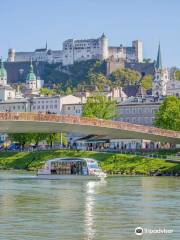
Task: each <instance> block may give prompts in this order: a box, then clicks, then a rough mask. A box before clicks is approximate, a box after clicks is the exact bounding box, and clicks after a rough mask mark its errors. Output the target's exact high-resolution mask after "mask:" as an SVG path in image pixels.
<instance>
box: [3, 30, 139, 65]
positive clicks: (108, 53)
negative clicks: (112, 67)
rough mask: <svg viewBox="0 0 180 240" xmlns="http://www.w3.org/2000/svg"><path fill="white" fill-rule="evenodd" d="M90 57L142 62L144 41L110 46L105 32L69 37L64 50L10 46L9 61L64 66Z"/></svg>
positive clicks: (63, 47)
mask: <svg viewBox="0 0 180 240" xmlns="http://www.w3.org/2000/svg"><path fill="white" fill-rule="evenodd" d="M90 59H98V60H110V61H114V62H119V63H120V62H127V63H141V62H143V44H142V41H139V40H135V41H133V42H132V46H128V47H125V46H123V45H122V44H121V45H119V46H109V44H108V38H107V36H105V34H104V33H103V34H102V36H101V37H99V38H96V39H84V40H74V39H68V40H65V41H64V42H63V46H62V50H51V49H48V47H47V44H46V47H45V48H41V49H36V50H35V51H34V52H16V50H15V49H12V48H10V49H9V51H8V59H7V61H8V62H29V61H30V60H32V61H38V62H48V63H62V65H63V66H67V65H71V64H74V62H76V61H84V60H90Z"/></svg>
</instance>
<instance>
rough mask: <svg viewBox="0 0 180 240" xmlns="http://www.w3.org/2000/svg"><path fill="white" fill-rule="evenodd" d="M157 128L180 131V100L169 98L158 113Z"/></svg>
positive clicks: (173, 97)
mask: <svg viewBox="0 0 180 240" xmlns="http://www.w3.org/2000/svg"><path fill="white" fill-rule="evenodd" d="M155 126H157V127H160V128H164V129H171V130H175V131H180V99H179V98H177V97H175V96H170V97H167V98H166V99H165V100H164V102H163V103H162V105H161V106H160V108H159V111H158V112H157V113H156V118H155Z"/></svg>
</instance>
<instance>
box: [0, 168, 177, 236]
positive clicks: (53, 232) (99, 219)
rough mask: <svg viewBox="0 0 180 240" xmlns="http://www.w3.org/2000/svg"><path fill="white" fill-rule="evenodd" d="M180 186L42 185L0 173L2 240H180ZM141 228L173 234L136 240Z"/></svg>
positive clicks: (154, 180) (172, 182)
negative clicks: (164, 229)
mask: <svg viewBox="0 0 180 240" xmlns="http://www.w3.org/2000/svg"><path fill="white" fill-rule="evenodd" d="M179 180H180V179H179V178H174V177H113V178H107V179H106V181H87V180H85V181H79V180H38V179H36V178H34V177H33V176H29V175H27V173H25V174H23V173H21V174H19V173H17V172H16V173H14V172H12V173H11V172H0V240H21V239H23V240H51V239H52V240H61V239H62V240H71V239H72V240H131V239H145V240H146V239H147V240H151V239H152V240H153V239H159V240H161V239H162V240H164V239H165V240H176V239H177V240H179V239H180V228H179V226H180V218H179V210H180V206H179V196H180V188H179ZM137 226H141V227H144V228H145V227H146V228H164V227H165V228H167V229H173V230H174V233H173V235H163V236H162V235H161V236H157V235H147V236H143V238H137V236H136V235H135V234H134V229H135V228H136V227H137Z"/></svg>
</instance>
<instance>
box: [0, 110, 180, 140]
mask: <svg viewBox="0 0 180 240" xmlns="http://www.w3.org/2000/svg"><path fill="white" fill-rule="evenodd" d="M27 132H53V133H54V132H71V133H82V134H86V135H89V134H94V135H104V136H109V137H111V138H124V139H147V140H154V141H160V142H170V143H180V132H176V131H171V130H165V129H160V128H155V127H151V126H143V125H137V124H130V123H126V122H119V121H111V120H102V119H95V118H86V117H77V116H65V115H55V114H45V113H28V112H25V113H11V112H0V133H27Z"/></svg>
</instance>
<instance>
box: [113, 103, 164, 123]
mask: <svg viewBox="0 0 180 240" xmlns="http://www.w3.org/2000/svg"><path fill="white" fill-rule="evenodd" d="M159 107H160V102H144V103H143V102H129V103H128V102H121V103H120V104H119V105H118V116H119V117H118V118H117V120H119V121H122V122H129V123H133V124H141V125H153V122H154V120H155V113H156V112H157V111H158V110H159Z"/></svg>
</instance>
